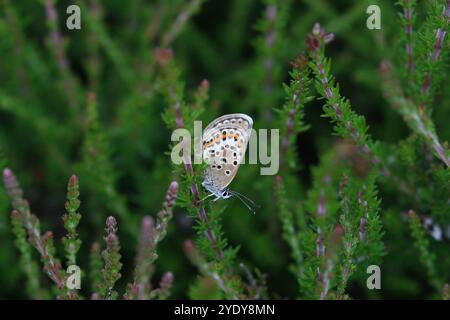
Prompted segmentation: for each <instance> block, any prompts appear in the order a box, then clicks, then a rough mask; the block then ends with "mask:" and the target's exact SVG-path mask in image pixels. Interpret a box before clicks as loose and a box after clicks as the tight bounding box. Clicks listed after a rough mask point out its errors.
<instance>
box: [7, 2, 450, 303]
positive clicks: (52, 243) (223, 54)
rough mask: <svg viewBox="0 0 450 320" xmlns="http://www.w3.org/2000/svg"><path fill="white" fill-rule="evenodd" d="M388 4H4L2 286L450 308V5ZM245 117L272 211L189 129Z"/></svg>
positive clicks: (243, 170) (249, 181)
mask: <svg viewBox="0 0 450 320" xmlns="http://www.w3.org/2000/svg"><path fill="white" fill-rule="evenodd" d="M376 2H377V3H376V5H378V6H379V7H380V9H381V29H373V30H371V29H368V28H367V27H366V19H367V18H368V14H367V13H366V9H367V7H368V6H369V5H373V4H375V3H372V2H370V1H339V2H337V1H327V0H314V1H311V0H303V1H290V0H289V1H284V0H261V1H258V0H252V1H240V0H232V1H225V2H224V1H222V2H219V1H213V0H209V1H203V0H189V1H181V0H171V1H165V0H164V1H162V0H161V1H152V2H145V1H140V0H134V1H129V2H127V3H125V2H117V1H98V0H83V1H78V3H77V4H76V5H78V6H79V7H80V12H81V16H80V19H81V29H73V30H70V29H68V28H67V27H66V19H67V18H68V15H69V14H68V13H66V8H67V7H68V6H69V5H71V4H72V3H71V2H70V1H65V0H59V1H56V0H42V1H35V2H33V1H10V0H2V1H0V8H1V10H0V39H2V40H1V41H0V52H1V54H2V59H0V74H1V76H0V168H1V170H2V174H3V183H2V184H0V243H1V250H0V283H1V286H0V298H8V299H11V298H25V299H56V298H57V299H73V300H78V299H105V300H114V299H129V300H147V299H177V298H189V299H268V298H274V299H284V298H288V299H320V300H329V299H336V300H343V299H383V298H389V299H390V298H424V299H445V300H448V299H449V296H450V293H449V292H450V290H449V282H450V273H449V266H450V255H449V254H448V252H449V251H448V242H449V241H450V206H449V203H450V198H449V195H450V171H449V170H450V169H449V167H450V150H449V144H448V140H449V137H450V128H449V126H448V125H447V122H448V119H449V116H450V108H449V106H448V103H447V101H448V100H449V99H450V91H449V90H448V89H447V87H448V85H447V83H446V80H447V79H446V75H447V73H448V72H449V65H448V60H449V54H450V53H449V52H450V43H449V37H448V33H449V31H450V30H449V26H450V1H448V0H435V1H413V0H401V1H398V2H397V3H395V4H393V3H392V2H391V1H387V0H380V1H376ZM228 113H245V114H247V115H249V116H251V117H252V118H253V122H254V124H253V126H254V128H255V129H256V130H258V129H277V130H279V138H280V139H279V140H280V141H279V150H276V149H274V150H275V151H276V152H277V154H275V155H274V154H271V156H277V157H279V160H280V167H279V170H278V172H277V173H276V174H275V175H261V174H260V166H261V167H263V165H265V164H264V163H262V164H261V165H259V164H257V165H255V164H247V162H246V163H245V164H242V165H241V166H240V168H239V170H238V173H237V175H236V177H235V178H234V180H233V182H232V183H231V188H232V189H233V190H234V189H235V190H237V191H238V192H240V193H242V194H244V195H245V196H247V197H249V198H251V199H253V200H254V201H255V202H256V203H257V209H256V214H252V212H251V211H249V210H248V209H247V207H246V206H245V205H243V204H242V203H241V202H240V201H238V199H236V198H231V199H226V200H224V199H219V200H217V201H214V200H213V199H212V198H211V197H208V192H207V191H206V190H205V189H204V187H203V186H202V182H203V179H204V173H205V169H206V168H207V166H208V164H206V163H201V164H197V163H196V162H193V161H192V160H193V153H187V152H185V151H187V150H191V149H193V148H194V145H196V144H198V143H199V141H197V140H195V139H191V140H184V139H183V140H182V139H180V140H178V138H177V136H176V135H172V133H173V132H174V131H175V130H176V129H186V130H187V132H189V133H190V134H191V136H192V137H195V132H194V131H195V129H194V121H202V123H203V128H205V127H206V125H207V124H208V123H210V122H211V121H212V120H214V119H215V118H217V117H219V116H221V115H223V114H228ZM174 148H175V149H176V148H179V149H178V151H180V152H182V159H183V160H184V162H183V163H181V164H177V163H173V162H172V161H171V153H172V152H173V150H175V149H174ZM267 149H268V150H270V149H271V148H267ZM19 181H20V183H19ZM47 230H52V231H47ZM74 267H75V268H74ZM373 267H378V268H379V269H378V270H380V272H381V288H373V287H370V285H369V284H370V279H369V277H370V276H371V271H370V270H377V268H375V269H374V268H373ZM74 270H75V271H74ZM78 280H79V281H78ZM77 283H79V286H76V285H74V284H77Z"/></svg>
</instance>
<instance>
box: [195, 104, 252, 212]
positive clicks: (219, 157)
mask: <svg viewBox="0 0 450 320" xmlns="http://www.w3.org/2000/svg"><path fill="white" fill-rule="evenodd" d="M252 126H253V120H252V118H251V117H249V116H248V115H246V114H242V113H233V114H227V115H223V116H221V117H219V118H217V119H215V120H214V121H213V122H211V123H210V124H209V125H208V126H207V127H206V128H205V130H204V132H203V138H202V150H203V160H204V161H205V162H206V163H207V164H208V165H209V166H208V167H207V168H206V170H205V175H204V179H203V182H202V185H203V187H204V188H205V189H206V190H207V191H208V192H210V195H209V196H215V199H214V201H216V200H218V199H228V198H231V197H232V196H236V197H237V198H239V199H240V200H241V201H242V202H243V203H244V204H245V205H246V206H247V208H249V209H250V210H251V211H252V212H253V213H255V207H256V206H255V203H254V202H253V201H252V200H250V199H249V198H248V197H246V196H244V195H243V194H241V193H239V192H236V191H232V190H230V189H229V188H228V185H229V184H230V183H231V181H233V179H234V177H235V176H236V173H237V171H238V169H239V166H240V164H241V162H242V160H243V159H244V156H245V151H246V149H247V145H248V141H249V139H250V135H251V130H252ZM209 196H208V197H209Z"/></svg>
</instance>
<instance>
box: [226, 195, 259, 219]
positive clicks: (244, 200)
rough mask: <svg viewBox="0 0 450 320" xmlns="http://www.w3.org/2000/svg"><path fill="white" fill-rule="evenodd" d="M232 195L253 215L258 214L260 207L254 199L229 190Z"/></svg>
mask: <svg viewBox="0 0 450 320" xmlns="http://www.w3.org/2000/svg"><path fill="white" fill-rule="evenodd" d="M229 192H230V194H232V195H233V196H236V197H237V198H238V199H239V200H241V201H242V203H243V204H244V205H245V206H246V207H247V208H248V209H249V210H250V211H251V212H252V213H253V214H256V209H257V208H259V205H257V204H256V203H255V202H254V201H253V200H252V199H250V198H249V197H247V196H245V195H243V194H242V193H239V192H237V191H233V190H229Z"/></svg>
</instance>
